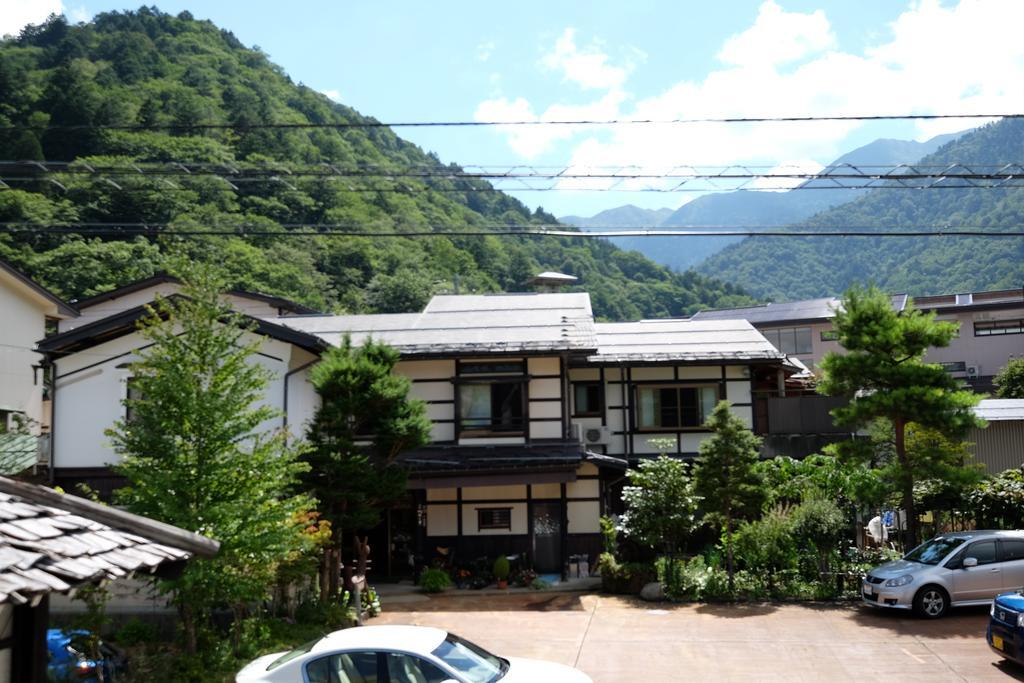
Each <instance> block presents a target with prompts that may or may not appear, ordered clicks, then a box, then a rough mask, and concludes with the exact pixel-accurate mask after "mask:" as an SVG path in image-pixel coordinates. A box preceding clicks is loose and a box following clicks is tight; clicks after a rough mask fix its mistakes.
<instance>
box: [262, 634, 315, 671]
mask: <svg viewBox="0 0 1024 683" xmlns="http://www.w3.org/2000/svg"><path fill="white" fill-rule="evenodd" d="M321 640H322V639H321V638H317V639H316V640H311V641H309V642H308V643H303V644H302V645H299V646H298V647H297V648H295V649H294V650H291V651H290V652H285V653H284V654H283V655H281V656H280V657H278V658H277V659H275V660H274V661H272V662H271V663H270V664H269V665H267V671H270V670H271V669H276V668H277V667H279V666H281V665H282V664H285V663H287V662H290V661H292V660H293V659H295V658H296V657H301V656H302V655H304V654H306V653H307V652H309V651H310V650H312V649H313V646H314V645H316V644H317V643H319V642H320V641H321Z"/></svg>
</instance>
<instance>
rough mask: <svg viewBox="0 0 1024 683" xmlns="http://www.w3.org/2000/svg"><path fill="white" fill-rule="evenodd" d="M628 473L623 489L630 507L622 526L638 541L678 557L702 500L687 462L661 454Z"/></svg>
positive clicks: (625, 532)
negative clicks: (696, 491) (627, 484)
mask: <svg viewBox="0 0 1024 683" xmlns="http://www.w3.org/2000/svg"><path fill="white" fill-rule="evenodd" d="M627 476H628V477H629V486H626V487H624V488H623V489H622V501H623V502H624V503H625V505H626V510H625V512H624V513H623V514H622V516H621V517H620V518H619V529H620V530H621V531H622V533H623V534H625V535H626V536H628V537H629V538H632V539H634V540H635V541H637V542H638V543H641V544H643V545H645V546H647V547H649V548H652V549H654V550H656V551H660V552H662V553H665V554H666V555H668V556H669V557H672V556H674V555H675V554H676V553H678V552H679V550H680V549H681V548H682V547H683V544H684V542H685V541H686V538H687V536H689V534H690V532H691V531H693V527H694V524H695V521H696V514H697V503H698V501H699V498H698V497H697V495H696V494H695V493H694V490H693V481H692V480H691V478H690V474H689V472H688V471H687V465H686V463H684V462H682V461H680V460H676V459H675V458H670V457H668V456H666V455H660V456H658V457H657V458H655V459H652V460H643V461H641V462H640V465H639V467H638V468H637V469H635V470H630V471H629V472H628V473H627Z"/></svg>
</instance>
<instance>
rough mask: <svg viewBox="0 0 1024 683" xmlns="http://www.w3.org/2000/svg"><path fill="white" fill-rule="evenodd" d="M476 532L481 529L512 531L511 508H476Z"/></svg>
mask: <svg viewBox="0 0 1024 683" xmlns="http://www.w3.org/2000/svg"><path fill="white" fill-rule="evenodd" d="M476 528H477V531H481V530H483V529H508V530H509V531H512V508H477V509H476Z"/></svg>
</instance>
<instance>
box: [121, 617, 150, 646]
mask: <svg viewBox="0 0 1024 683" xmlns="http://www.w3.org/2000/svg"><path fill="white" fill-rule="evenodd" d="M156 637H157V634H156V627H155V626H154V625H153V624H150V623H148V622H145V621H142V620H141V619H139V618H138V617H132V618H131V619H129V620H128V621H126V622H125V623H124V625H123V626H121V628H119V629H117V633H115V634H114V640H116V641H117V642H118V644H120V645H138V644H140V643H151V642H153V641H155V640H156Z"/></svg>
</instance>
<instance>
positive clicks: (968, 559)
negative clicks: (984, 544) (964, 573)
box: [962, 557, 978, 569]
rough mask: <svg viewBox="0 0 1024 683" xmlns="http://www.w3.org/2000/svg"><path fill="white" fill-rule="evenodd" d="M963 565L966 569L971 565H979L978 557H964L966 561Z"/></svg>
mask: <svg viewBox="0 0 1024 683" xmlns="http://www.w3.org/2000/svg"><path fill="white" fill-rule="evenodd" d="M962 566H963V568H964V569H970V568H971V567H977V566H978V558H976V557H965V558H964V563H963V565H962Z"/></svg>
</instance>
